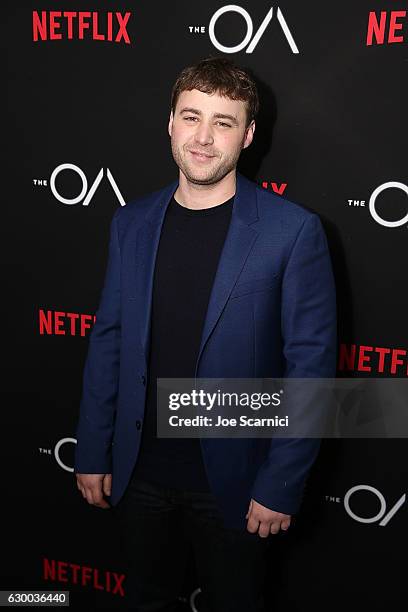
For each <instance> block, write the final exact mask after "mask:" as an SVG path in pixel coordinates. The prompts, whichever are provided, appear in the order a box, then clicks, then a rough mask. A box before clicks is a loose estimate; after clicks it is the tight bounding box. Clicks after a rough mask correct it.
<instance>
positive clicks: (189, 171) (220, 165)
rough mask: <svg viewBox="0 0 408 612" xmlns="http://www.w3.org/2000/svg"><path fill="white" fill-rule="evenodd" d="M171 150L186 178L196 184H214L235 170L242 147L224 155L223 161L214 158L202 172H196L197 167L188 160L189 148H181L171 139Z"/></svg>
mask: <svg viewBox="0 0 408 612" xmlns="http://www.w3.org/2000/svg"><path fill="white" fill-rule="evenodd" d="M171 150H172V153H173V158H174V161H175V162H176V164H177V166H178V167H179V168H180V170H181V171H182V173H183V174H184V176H185V177H186V179H187V180H188V181H189V182H190V183H193V184H194V185H214V184H215V183H218V182H219V181H221V180H222V179H223V178H224V176H226V175H227V174H228V173H229V172H231V170H233V169H234V168H235V167H236V165H237V163H238V159H239V156H240V154H241V148H239V149H237V150H236V152H235V153H234V154H231V155H228V156H226V157H223V159H222V160H221V162H219V161H217V160H218V159H219V158H218V157H215V158H213V161H212V162H211V164H212V165H211V166H210V167H209V168H208V169H204V168H203V170H202V171H201V173H200V174H198V173H195V169H194V168H193V167H192V164H189V163H188V162H187V159H186V158H187V155H188V154H189V153H188V150H187V149H184V148H182V147H181V148H179V147H178V146H177V145H176V144H175V143H174V142H173V139H171Z"/></svg>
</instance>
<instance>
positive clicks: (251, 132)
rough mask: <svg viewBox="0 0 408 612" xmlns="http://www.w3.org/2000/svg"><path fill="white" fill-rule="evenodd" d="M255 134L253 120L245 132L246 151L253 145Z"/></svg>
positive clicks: (244, 146)
mask: <svg viewBox="0 0 408 612" xmlns="http://www.w3.org/2000/svg"><path fill="white" fill-rule="evenodd" d="M254 134H255V120H254V119H252V121H251V123H250V124H249V125H248V127H247V128H246V130H245V138H244V144H243V147H242V148H243V149H246V148H247V147H249V145H250V144H251V142H252V140H253V138H254Z"/></svg>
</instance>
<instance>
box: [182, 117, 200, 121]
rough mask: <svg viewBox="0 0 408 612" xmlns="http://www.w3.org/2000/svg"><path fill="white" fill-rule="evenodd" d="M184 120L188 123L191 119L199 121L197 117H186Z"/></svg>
mask: <svg viewBox="0 0 408 612" xmlns="http://www.w3.org/2000/svg"><path fill="white" fill-rule="evenodd" d="M184 119H185V120H186V121H188V120H190V119H193V120H194V119H197V117H184Z"/></svg>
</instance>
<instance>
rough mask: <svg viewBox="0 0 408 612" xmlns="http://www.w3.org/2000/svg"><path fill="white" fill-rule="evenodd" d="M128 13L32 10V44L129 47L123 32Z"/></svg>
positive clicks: (126, 33)
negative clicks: (102, 43)
mask: <svg viewBox="0 0 408 612" xmlns="http://www.w3.org/2000/svg"><path fill="white" fill-rule="evenodd" d="M130 15H131V13H125V14H124V15H122V14H121V13H118V12H116V13H112V12H108V13H102V12H100V11H99V12H98V11H94V12H91V11H41V14H40V13H39V11H33V41H34V42H38V41H43V40H61V39H67V40H73V39H76V40H84V38H85V37H86V38H89V39H91V40H105V41H108V42H115V43H120V42H124V43H126V44H127V45H129V44H130V38H129V34H128V31H127V29H126V26H127V23H128V21H129V18H130Z"/></svg>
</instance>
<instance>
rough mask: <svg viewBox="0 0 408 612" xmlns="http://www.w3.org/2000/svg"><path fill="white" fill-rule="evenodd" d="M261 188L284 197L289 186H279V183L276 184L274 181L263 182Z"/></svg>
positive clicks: (282, 184) (281, 184)
mask: <svg viewBox="0 0 408 612" xmlns="http://www.w3.org/2000/svg"><path fill="white" fill-rule="evenodd" d="M261 186H262V188H263V189H268V190H272V191H273V192H274V193H277V194H278V195H283V192H284V191H285V189H286V187H287V186H288V184H287V183H280V184H278V183H275V182H274V181H262V182H261Z"/></svg>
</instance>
